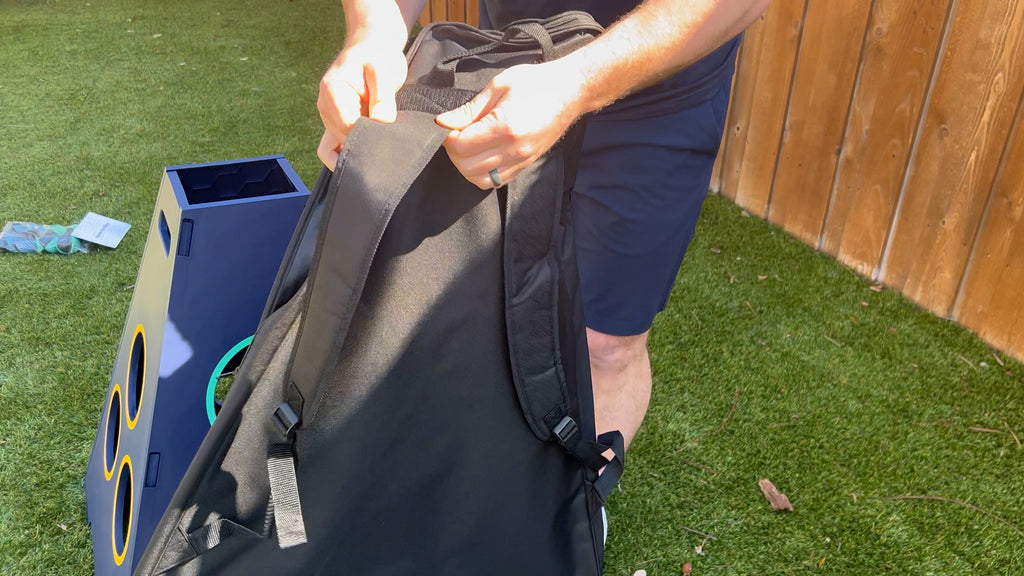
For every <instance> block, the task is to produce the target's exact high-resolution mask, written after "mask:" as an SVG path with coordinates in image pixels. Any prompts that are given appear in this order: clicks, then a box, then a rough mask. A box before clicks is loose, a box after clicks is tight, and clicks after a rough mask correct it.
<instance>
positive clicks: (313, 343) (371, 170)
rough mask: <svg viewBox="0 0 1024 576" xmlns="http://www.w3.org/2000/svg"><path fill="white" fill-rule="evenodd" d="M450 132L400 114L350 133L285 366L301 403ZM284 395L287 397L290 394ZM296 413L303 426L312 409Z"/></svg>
mask: <svg viewBox="0 0 1024 576" xmlns="http://www.w3.org/2000/svg"><path fill="white" fill-rule="evenodd" d="M447 134H448V130H447V129H445V128H442V127H440V126H438V125H437V123H436V122H434V115H433V114H429V113H423V112H411V111H404V110H403V111H399V113H398V120H397V121H396V122H394V123H381V122H375V121H372V120H367V119H364V118H361V119H359V121H357V122H356V124H355V126H354V128H353V129H352V132H351V133H349V136H348V139H347V140H346V141H345V147H344V148H343V149H342V151H341V155H340V156H339V159H338V165H337V167H336V168H335V174H334V179H333V182H332V186H333V189H332V190H331V191H330V196H329V198H328V200H327V202H328V205H327V206H325V211H324V214H325V217H326V220H325V221H324V224H323V225H322V226H321V231H320V238H319V239H318V242H317V253H316V255H315V257H314V261H313V264H312V266H311V267H310V271H311V272H310V278H309V282H310V293H309V299H308V301H307V303H306V311H305V314H303V325H302V326H301V328H300V330H299V339H298V342H297V343H296V349H295V354H294V355H293V356H292V360H291V366H290V368H289V384H290V385H291V386H294V388H295V389H296V391H297V392H298V394H299V396H301V398H303V399H304V401H305V402H312V403H314V404H315V403H316V402H317V398H318V394H317V385H318V384H319V382H320V381H321V380H322V379H323V376H324V374H325V373H326V372H327V371H329V370H330V369H331V368H333V363H334V362H335V361H336V360H337V358H338V354H339V353H340V351H341V348H342V346H343V345H344V343H345V338H346V335H347V334H348V330H349V326H350V324H351V321H352V316H353V314H354V312H355V309H356V306H357V304H358V303H359V299H360V297H361V296H362V292H363V286H364V285H365V284H366V279H367V276H368V275H369V271H370V264H371V263H372V262H373V258H374V256H375V255H376V252H377V247H378V245H379V244H380V240H381V237H382V236H383V235H384V230H385V229H386V228H387V225H388V222H389V221H390V220H391V216H392V215H393V214H394V212H395V209H396V208H397V207H398V204H399V202H400V201H401V200H402V197H403V196H405V193H406V191H408V189H409V187H410V186H411V185H412V183H413V181H415V179H416V178H417V177H418V176H419V175H420V172H422V171H423V169H424V167H426V165H427V163H428V162H429V161H430V160H431V158H433V157H434V154H436V153H437V151H438V149H439V148H440V147H441V143H442V142H443V141H444V138H445V136H447ZM324 255H326V257H325V256H324ZM283 392H284V397H289V391H288V390H285V391H283ZM293 408H294V409H295V410H296V412H297V413H298V415H299V417H300V419H302V420H303V421H307V422H308V421H309V420H310V419H311V415H309V414H305V413H304V412H310V411H309V410H304V409H303V407H302V406H293ZM311 414H314V415H315V408H314V409H313V411H311Z"/></svg>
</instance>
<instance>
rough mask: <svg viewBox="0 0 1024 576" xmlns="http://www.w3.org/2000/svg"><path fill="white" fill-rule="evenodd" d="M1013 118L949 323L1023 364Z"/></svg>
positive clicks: (1022, 252)
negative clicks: (1000, 169) (1003, 157)
mask: <svg viewBox="0 0 1024 576" xmlns="http://www.w3.org/2000/svg"><path fill="white" fill-rule="evenodd" d="M1021 113H1022V112H1021V111H1019V110H1018V113H1017V123H1016V128H1015V129H1014V135H1013V139H1012V140H1011V142H1010V144H1009V148H1008V150H1007V156H1006V160H1005V164H1004V169H1003V172H1002V174H1001V175H1000V177H999V180H998V181H997V182H996V184H995V188H994V189H993V195H992V199H991V201H990V204H989V207H988V210H987V214H986V217H985V221H984V223H983V224H982V228H981V231H980V232H979V234H978V241H977V245H976V246H975V250H974V254H973V256H972V258H971V264H970V267H969V269H968V272H967V277H966V278H965V279H964V285H963V288H962V290H961V294H960V298H959V300H958V303H957V307H956V310H955V313H954V318H955V319H956V320H957V321H958V322H960V323H962V324H963V325H964V326H967V327H968V328H970V329H972V330H974V331H975V332H977V333H978V335H979V336H981V337H982V338H984V339H985V340H987V341H988V342H990V343H992V344H993V345H995V346H997V347H1000V348H1004V349H1008V350H1011V351H1012V352H1014V353H1015V355H1016V356H1017V357H1018V358H1022V359H1024V289H1022V288H1021V287H1022V286H1024V119H1022V118H1021Z"/></svg>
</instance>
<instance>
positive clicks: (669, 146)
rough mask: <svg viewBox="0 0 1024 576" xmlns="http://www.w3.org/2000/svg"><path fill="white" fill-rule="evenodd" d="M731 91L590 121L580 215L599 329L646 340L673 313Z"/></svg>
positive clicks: (583, 275) (586, 299) (585, 275)
mask: <svg viewBox="0 0 1024 576" xmlns="http://www.w3.org/2000/svg"><path fill="white" fill-rule="evenodd" d="M729 90H730V84H729V83H728V82H727V83H725V84H724V85H723V86H722V88H721V89H720V90H718V91H717V92H716V93H715V94H714V95H713V96H712V97H711V98H710V99H708V100H705V101H703V102H700V103H697V104H694V105H693V106H691V107H688V108H684V109H682V110H674V111H668V112H667V113H666V112H664V111H662V113H659V114H655V115H648V116H645V117H637V116H643V115H639V114H633V115H623V114H612V115H607V116H604V117H603V116H602V115H601V114H597V115H595V116H594V117H592V118H591V119H590V121H589V122H588V124H587V131H586V136H585V137H584V142H583V156H582V159H581V161H580V166H579V172H578V174H577V176H576V187H575V189H574V191H573V195H572V216H573V225H574V226H575V238H576V253H577V258H578V262H579V271H580V287H581V289H582V292H583V309H584V313H585V315H586V321H587V326H588V327H589V328H591V329H593V330H597V331H598V332H602V333H605V334H611V335H615V336H631V335H635V334H640V333H642V332H645V331H647V330H648V329H649V328H650V327H651V323H652V322H653V321H654V316H655V315H656V314H657V313H658V312H661V311H662V310H664V308H665V304H666V303H667V302H668V296H669V293H670V292H671V291H672V286H673V284H674V283H675V279H676V275H677V274H678V272H679V266H680V264H681V263H682V261H683V255H684V254H685V253H686V247H687V246H688V245H689V243H690V240H691V239H692V238H693V231H694V228H695V227H696V225H697V218H698V216H700V209H701V206H702V204H703V202H704V198H705V196H706V195H707V191H708V185H709V183H710V182H711V170H712V167H713V166H714V162H715V155H716V154H717V153H718V146H719V143H720V142H721V139H722V130H723V129H724V126H725V114H726V109H727V108H728V103H729Z"/></svg>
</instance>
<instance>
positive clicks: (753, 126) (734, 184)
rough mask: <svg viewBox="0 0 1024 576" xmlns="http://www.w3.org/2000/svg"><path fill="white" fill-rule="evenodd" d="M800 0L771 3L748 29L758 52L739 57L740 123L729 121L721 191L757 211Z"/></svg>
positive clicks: (774, 146)
mask: <svg viewBox="0 0 1024 576" xmlns="http://www.w3.org/2000/svg"><path fill="white" fill-rule="evenodd" d="M805 4H806V0H781V1H778V2H773V3H771V4H770V5H769V8H768V11H767V13H766V14H765V16H763V17H762V21H761V22H760V24H759V26H760V27H761V29H760V30H751V31H750V32H753V34H751V36H749V37H748V40H750V41H751V42H750V51H751V52H752V53H756V54H757V57H756V58H751V59H749V60H748V59H747V58H744V59H743V60H744V61H743V62H741V63H740V76H739V78H737V84H736V91H737V102H736V110H735V114H734V115H733V116H734V118H733V120H734V121H735V122H741V123H743V125H742V126H740V125H733V124H730V129H731V130H732V131H733V133H732V134H730V143H729V149H728V151H727V154H726V160H725V164H724V166H723V173H724V175H725V182H726V185H725V190H726V196H728V197H729V198H732V199H734V200H735V201H736V203H738V204H739V205H741V206H743V207H744V208H746V209H747V210H748V211H749V212H751V213H753V214H757V215H759V216H762V217H763V216H765V214H766V212H767V208H768V196H769V192H770V188H771V181H772V177H773V175H774V172H775V160H776V158H777V157H778V151H779V138H780V136H781V135H782V128H783V123H784V122H785V118H786V109H787V104H788V102H789V88H790V82H791V80H792V78H793V64H794V61H795V58H796V50H797V44H798V43H799V40H800V33H801V29H802V27H803V14H804V7H805ZM747 51H748V49H747V48H746V47H745V48H744V52H745V53H746V52H747Z"/></svg>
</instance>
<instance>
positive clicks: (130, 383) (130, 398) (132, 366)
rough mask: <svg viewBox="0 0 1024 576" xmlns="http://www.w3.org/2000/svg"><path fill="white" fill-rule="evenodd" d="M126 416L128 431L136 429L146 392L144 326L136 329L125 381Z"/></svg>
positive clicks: (140, 325)
mask: <svg viewBox="0 0 1024 576" xmlns="http://www.w3.org/2000/svg"><path fill="white" fill-rule="evenodd" d="M124 388H125V414H126V415H127V419H126V420H127V422H128V429H129V430H132V429H134V428H135V424H136V423H138V421H139V412H140V410H141V408H142V395H143V393H144V392H145V390H146V330H145V329H143V327H142V324H139V325H138V326H136V327H135V335H134V336H132V350H131V355H130V356H129V357H128V374H127V376H126V377H125V380H124Z"/></svg>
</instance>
